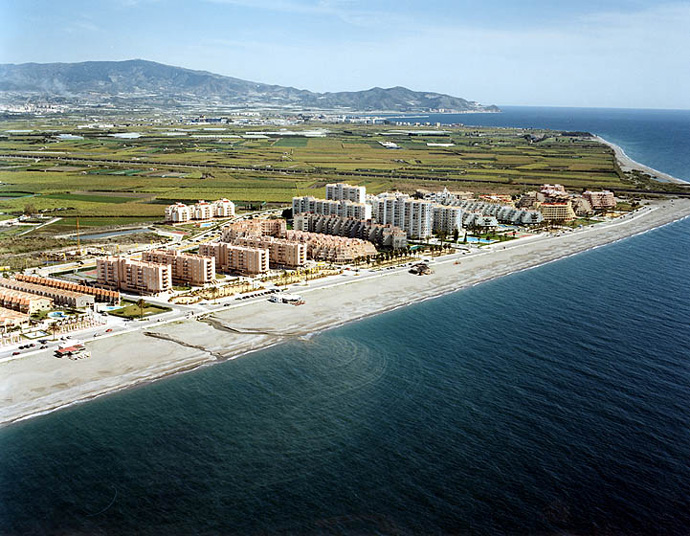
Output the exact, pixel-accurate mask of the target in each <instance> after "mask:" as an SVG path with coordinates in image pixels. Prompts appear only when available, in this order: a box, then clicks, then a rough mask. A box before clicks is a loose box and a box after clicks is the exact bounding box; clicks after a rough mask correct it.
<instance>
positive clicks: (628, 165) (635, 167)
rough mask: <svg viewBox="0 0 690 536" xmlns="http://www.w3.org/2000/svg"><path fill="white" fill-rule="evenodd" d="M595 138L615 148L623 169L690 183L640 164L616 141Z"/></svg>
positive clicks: (665, 180) (676, 181)
mask: <svg viewBox="0 0 690 536" xmlns="http://www.w3.org/2000/svg"><path fill="white" fill-rule="evenodd" d="M594 139H595V140H597V141H598V142H600V143H603V144H604V145H608V146H609V147H611V149H613V152H614V153H615V155H616V160H618V165H619V166H620V167H621V169H622V170H623V171H641V172H643V173H648V174H649V175H651V176H652V177H654V178H656V179H657V180H660V181H663V182H672V183H675V184H686V185H687V184H690V182H688V181H684V180H682V179H679V178H678V177H674V176H673V175H669V174H668V173H664V172H663V171H658V170H656V169H654V168H652V167H649V166H645V165H644V164H640V163H639V162H638V161H636V160H633V159H632V158H630V157H629V156H628V155H627V154H626V153H625V151H624V150H623V148H622V147H621V146H620V145H616V144H615V143H612V142H610V141H608V140H606V139H604V138H602V137H601V136H594Z"/></svg>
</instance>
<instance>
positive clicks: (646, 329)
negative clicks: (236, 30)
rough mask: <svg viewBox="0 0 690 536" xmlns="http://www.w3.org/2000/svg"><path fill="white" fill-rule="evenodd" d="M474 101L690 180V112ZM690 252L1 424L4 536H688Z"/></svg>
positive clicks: (574, 260) (319, 339) (550, 282)
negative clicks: (592, 137)
mask: <svg viewBox="0 0 690 536" xmlns="http://www.w3.org/2000/svg"><path fill="white" fill-rule="evenodd" d="M520 117H522V120H520V121H518V119H519V118H520ZM475 118H476V122H477V123H478V122H479V121H481V122H483V123H485V124H486V122H489V121H490V122H493V123H494V124H496V122H498V123H506V124H507V123H509V122H510V121H513V120H515V124H516V125H517V126H521V125H525V124H526V123H529V124H530V125H533V126H537V127H555V128H568V129H577V130H590V131H594V132H596V133H598V134H601V135H603V136H605V137H607V138H609V139H611V141H615V142H618V143H620V144H621V145H622V146H623V147H624V148H625V149H627V150H628V152H629V154H630V155H631V156H634V157H637V158H639V159H640V160H642V161H643V162H644V163H646V164H649V165H652V166H653V167H656V168H658V169H660V170H662V171H666V172H670V173H673V174H676V175H677V176H679V177H681V178H689V177H690V166H689V165H688V163H687V152H686V153H685V154H684V156H683V155H681V156H683V158H684V159H685V160H682V159H675V157H674V158H669V157H668V156H665V155H669V154H671V153H669V152H667V148H668V147H675V149H676V150H677V151H678V150H679V148H680V147H687V145H688V143H689V142H690V135H689V134H688V132H689V129H690V113H687V112H683V113H682V114H675V113H673V114H671V113H668V114H667V113H665V112H664V113H662V112H647V111H639V112H636V111H624V112H623V111H618V110H597V111H596V114H594V112H591V111H587V110H585V111H578V110H571V109H560V110H559V109H556V110H554V109H551V110H541V109H537V110H534V109H509V110H508V112H506V114H505V115H503V116H499V115H497V116H481V117H479V116H473V117H469V116H466V115H465V116H462V121H463V122H465V123H468V124H469V123H470V122H471V121H472V122H474V120H475ZM681 119H682V120H681ZM449 120H452V121H455V120H457V119H456V118H450V119H449ZM599 125H601V126H602V128H601V129H599V128H598V126H599ZM603 127H605V129H604V128H603ZM645 133H646V134H645ZM645 135H646V136H647V138H645ZM629 140H630V143H628V141H629ZM654 147H661V148H663V151H660V152H659V153H658V154H657V153H655V149H654ZM679 152H680V151H679ZM643 154H644V155H645V156H644V157H642V156H640V155H643ZM683 162H685V163H683ZM688 251H690V220H688V219H686V220H683V221H681V222H678V223H675V224H672V225H668V226H666V227H663V228H659V229H656V230H653V231H650V232H647V233H645V234H642V235H639V236H637V237H634V238H631V239H627V240H623V241H620V242H617V243H614V244H611V245H609V246H605V247H601V248H598V249H595V250H591V251H589V252H586V253H583V254H580V255H577V256H575V257H570V258H567V259H564V260H561V261H558V262H554V263H551V264H548V265H545V266H542V267H539V268H536V269H533V270H529V271H526V272H522V273H517V274H514V275H511V276H508V277H505V278H502V279H499V280H494V281H491V282H488V283H485V284H482V285H479V286H476V287H473V288H470V289H467V290H464V291H461V292H458V293H456V294H452V295H447V296H444V297H442V298H438V299H435V300H430V301H426V302H423V303H418V304H414V305H411V306H409V307H405V308H402V309H398V310H396V311H393V312H389V313H387V314H383V315H380V316H377V317H373V318H369V319H366V320H363V321H360V322H356V323H352V324H349V325H346V326H344V327H341V328H338V329H335V330H332V331H329V332H325V333H322V334H318V335H316V336H314V337H312V338H311V339H310V340H306V341H293V342H290V343H288V344H285V345H282V346H278V347H274V348H271V349H268V350H265V351H261V352H257V353H254V354H251V355H248V356H246V357H243V358H241V359H237V360H234V361H230V362H225V363H221V364H218V365H214V366H211V367H207V368H203V369H200V370H197V371H195V372H192V373H188V374H183V375H179V376H175V377H171V378H168V379H165V380H162V381H159V382H155V383H153V384H150V385H146V386H142V387H140V388H135V389H130V390H127V391H123V392H120V393H117V394H114V395H111V396H106V397H102V398H99V399H96V400H94V401H91V402H88V403H85V404H80V405H77V406H72V407H69V408H66V409H63V410H60V411H57V412H55V413H52V414H49V415H46V416H43V417H38V418H35V419H31V420H28V421H23V422H20V423H17V424H14V425H11V426H7V427H5V428H2V429H0V453H1V454H0V455H1V457H2V458H1V461H0V533H2V534H113V535H122V534H152V535H153V534H156V535H158V534H439V533H456V534H525V533H538V534H553V533H558V534H625V535H630V534H687V532H688V527H690V437H689V435H688V422H690V405H688V403H687V402H688V400H690V351H689V350H688V348H690V329H689V328H690V325H689V323H690V278H688V260H689V257H688ZM372 299H375V298H374V297H372Z"/></svg>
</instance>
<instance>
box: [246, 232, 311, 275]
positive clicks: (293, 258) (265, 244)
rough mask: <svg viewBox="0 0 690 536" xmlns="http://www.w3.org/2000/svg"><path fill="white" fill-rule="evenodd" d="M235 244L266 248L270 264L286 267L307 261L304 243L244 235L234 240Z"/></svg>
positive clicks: (294, 266)
mask: <svg viewBox="0 0 690 536" xmlns="http://www.w3.org/2000/svg"><path fill="white" fill-rule="evenodd" d="M234 244H235V245H236V246H245V247H249V248H260V249H267V250H268V252H269V260H270V262H271V264H274V265H277V266H285V267H288V268H299V267H300V266H304V265H305V264H306V262H307V248H306V246H305V245H304V244H301V243H299V242H293V241H291V240H286V239H284V238H275V237H273V236H244V237H238V238H236V239H235V240H234Z"/></svg>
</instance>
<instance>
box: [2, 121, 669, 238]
mask: <svg viewBox="0 0 690 536" xmlns="http://www.w3.org/2000/svg"><path fill="white" fill-rule="evenodd" d="M80 122H83V119H81V118H75V119H71V120H70V119H69V118H56V119H49V118H41V119H36V120H31V121H30V120H19V119H16V120H13V121H11V122H0V155H5V156H0V212H5V213H8V214H15V215H17V214H20V213H21V212H23V211H32V212H35V211H41V212H44V213H45V214H46V215H48V216H59V217H61V218H63V220H62V221H61V222H57V223H55V224H53V225H49V226H47V227H45V228H43V229H41V230H40V231H41V233H48V234H50V233H53V234H55V233H59V232H64V231H65V230H66V229H67V228H69V227H70V226H72V225H73V223H75V219H76V218H77V217H78V218H80V225H82V226H94V227H97V226H112V225H117V223H118V222H124V223H127V221H126V220H129V221H132V222H136V221H139V222H140V221H161V220H162V219H163V214H164V206H165V205H166V204H169V203H171V202H173V201H177V200H180V201H183V202H188V203H193V202H195V201H197V200H199V199H207V200H214V199H218V198H221V197H227V198H229V199H231V200H233V201H234V202H235V203H237V204H238V205H240V206H247V207H249V206H261V203H263V202H266V203H268V204H269V206H281V205H287V204H289V202H290V200H291V199H292V197H293V196H301V195H308V194H309V195H314V196H316V197H323V196H324V193H325V188H324V187H325V184H327V183H328V182H336V181H343V182H349V183H353V184H360V185H364V186H366V187H367V191H368V192H370V193H374V194H376V193H379V192H382V191H385V190H393V189H398V190H401V191H407V192H413V191H415V190H416V189H426V190H440V189H442V188H443V187H447V188H449V189H451V190H456V191H457V190H469V191H474V192H484V193H488V192H495V193H511V194H516V193H520V192H523V191H526V190H530V189H534V188H535V187H536V186H537V185H539V184H542V183H559V184H563V185H565V186H566V187H567V188H569V189H571V190H575V191H581V190H583V189H585V188H593V189H598V188H609V189H613V190H614V191H615V190H616V189H618V188H635V187H636V186H643V187H646V186H649V184H645V183H644V181H642V182H634V181H633V180H631V179H630V178H628V177H626V176H625V175H624V174H623V173H622V172H620V170H619V169H618V167H617V165H616V164H615V160H614V156H613V152H612V150H611V149H609V148H608V147H606V146H604V145H601V144H599V143H596V142H595V141H593V140H591V139H589V138H582V137H577V136H566V135H562V134H561V133H558V132H550V131H543V130H534V131H530V132H529V133H528V132H527V131H525V130H520V129H509V128H488V127H486V128H477V127H473V128H464V127H463V128H453V129H449V134H448V135H445V136H424V135H419V136H418V135H409V134H408V133H406V132H403V131H399V130H396V127H392V126H386V125H376V126H368V125H367V126H362V125H328V135H327V137H309V138H307V137H295V136H284V137H280V135H279V134H278V135H275V134H271V137H269V138H268V139H241V138H239V137H240V136H243V135H245V134H246V132H247V131H254V132H256V131H259V132H260V131H262V130H264V131H268V130H269V129H268V128H266V129H262V128H261V127H252V128H249V127H247V128H243V127H235V126H231V125H229V126H228V127H227V128H226V130H225V131H223V133H222V136H238V137H235V138H228V137H220V136H221V135H220V134H219V136H218V137H214V136H213V134H212V133H211V132H209V131H206V130H204V129H203V128H197V130H192V131H191V132H187V133H186V135H185V136H165V135H164V134H163V131H164V130H165V129H168V128H170V127H161V126H156V125H155V124H154V123H152V122H147V120H144V119H140V120H138V121H137V122H136V124H132V125H131V126H128V127H114V128H108V129H104V130H99V129H82V130H79V129H77V128H76V125H77V124H80ZM186 128H191V129H193V128H194V127H190V126H189V125H187V126H186ZM305 128H310V129H312V128H314V126H313V125H307V126H306V127H305ZM426 128H427V129H428V127H426ZM8 129H31V130H32V132H30V133H7V132H6V131H7V130H8ZM412 130H414V128H413V129H412ZM126 131H129V132H138V133H141V135H142V136H141V137H140V138H137V139H119V138H113V137H110V136H108V134H112V133H113V132H126ZM58 132H62V133H73V134H77V133H78V134H79V135H80V136H83V137H84V139H78V140H60V139H57V138H56V136H57V133H58ZM529 134H532V135H534V136H536V137H538V138H539V140H540V141H538V142H535V141H534V140H530V139H529V136H528V135H529ZM380 142H393V143H395V144H397V145H398V146H399V147H400V148H399V149H388V148H385V147H383V146H382V145H381V143H380ZM438 143H442V144H449V145H450V146H447V147H444V146H435V145H433V144H438ZM428 144H431V145H428ZM12 155H14V156H22V157H24V159H14V158H9V157H8V156H12ZM113 160H116V161H118V162H113ZM230 168H232V169H230ZM652 186H653V187H654V188H656V189H664V188H668V189H672V188H673V186H672V185H663V184H661V183H654V184H653V185H652ZM87 221H89V222H91V225H89V224H87V223H86V222H87Z"/></svg>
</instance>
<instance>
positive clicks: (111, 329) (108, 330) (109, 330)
mask: <svg viewBox="0 0 690 536" xmlns="http://www.w3.org/2000/svg"><path fill="white" fill-rule="evenodd" d="M111 331H113V328H108V329H106V330H105V332H106V333H110V332H111Z"/></svg>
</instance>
